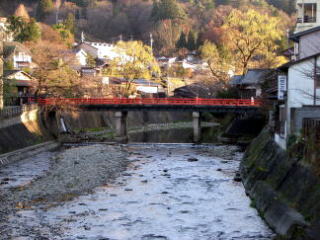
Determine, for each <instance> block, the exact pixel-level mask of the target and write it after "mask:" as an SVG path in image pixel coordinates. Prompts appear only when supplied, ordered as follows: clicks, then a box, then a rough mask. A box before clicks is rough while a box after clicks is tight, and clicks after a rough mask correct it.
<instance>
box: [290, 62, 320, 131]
mask: <svg viewBox="0 0 320 240" xmlns="http://www.w3.org/2000/svg"><path fill="white" fill-rule="evenodd" d="M319 61H320V58H319V57H318V60H317V62H318V66H320V63H319ZM313 71H314V59H309V60H306V61H303V62H300V63H297V64H294V65H292V66H291V67H289V71H288V86H287V88H288V89H287V102H286V107H287V121H286V135H288V134H290V130H291V124H290V119H291V109H292V108H299V107H302V106H303V105H313V104H314V81H313V79H312V77H310V74H312V73H313ZM317 92H318V94H320V90H318V91H317ZM319 96H320V95H318V97H319ZM317 104H320V101H317Z"/></svg>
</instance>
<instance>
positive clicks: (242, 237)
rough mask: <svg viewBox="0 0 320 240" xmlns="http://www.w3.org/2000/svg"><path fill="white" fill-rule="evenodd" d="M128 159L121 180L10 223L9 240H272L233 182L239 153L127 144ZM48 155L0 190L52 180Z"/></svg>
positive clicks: (11, 174)
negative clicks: (38, 180)
mask: <svg viewBox="0 0 320 240" xmlns="http://www.w3.org/2000/svg"><path fill="white" fill-rule="evenodd" d="M84 148H85V147H79V148H78V149H79V154H81V150H84ZM123 151H126V152H127V153H128V156H129V157H128V161H129V166H128V168H127V170H126V171H124V172H123V173H122V174H121V176H120V177H118V178H116V179H115V180H113V181H112V182H109V183H108V184H105V185H103V186H99V187H97V188H95V189H93V190H92V192H91V193H90V194H84V195H80V196H78V197H76V198H74V199H73V200H71V201H66V202H58V203H55V204H52V205H48V204H47V205H39V204H38V205H37V204H35V205H33V206H31V207H30V208H27V209H20V210H19V211H18V212H16V213H14V214H11V215H10V217H9V220H8V224H7V227H8V228H10V238H8V239H17V240H31V239H50V240H55V239H57V240H62V239H63V240H71V239H88V240H91V239H92V240H103V239H104V240H106V239H109V240H232V239H234V240H236V239H237V240H250V239H251V240H267V239H272V237H273V233H272V231H271V230H270V229H269V228H268V227H267V226H266V225H265V223H264V222H263V220H262V219H261V218H260V217H259V215H258V213H257V211H256V210H255V209H254V208H251V207H250V200H249V198H248V197H247V196H246V194H245V191H244V188H243V186H242V184H241V183H239V182H235V181H234V180H233V178H234V174H235V172H236V171H237V169H238V166H239V163H240V160H241V158H242V153H241V152H240V151H239V149H238V148H237V147H236V146H226V145H209V144H203V145H193V144H183V143H180V144H173V143H171V144H161V143H158V144H152V143H150V144H127V145H123ZM50 154H53V153H43V154H40V155H38V156H35V157H34V158H33V159H27V160H25V161H22V162H19V163H16V164H14V165H11V166H8V167H6V168H4V169H2V170H1V173H0V180H1V179H6V180H8V178H9V180H8V183H7V184H5V185H3V186H2V188H4V187H6V188H8V187H17V186H19V185H26V184H28V183H29V182H30V180H31V179H32V178H39V177H40V176H44V175H45V174H49V173H50V168H49V167H48V166H49V165H50V160H49V159H50ZM88 160H90V159H88ZM32 166H34V168H33V167H32ZM10 179H11V180H10ZM0 189H1V188H0ZM3 239H6V238H3Z"/></svg>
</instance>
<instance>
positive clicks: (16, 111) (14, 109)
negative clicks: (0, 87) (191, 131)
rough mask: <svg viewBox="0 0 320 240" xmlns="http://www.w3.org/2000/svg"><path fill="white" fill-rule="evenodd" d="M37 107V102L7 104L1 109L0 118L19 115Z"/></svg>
mask: <svg viewBox="0 0 320 240" xmlns="http://www.w3.org/2000/svg"><path fill="white" fill-rule="evenodd" d="M37 108H38V105H37V104H28V105H22V106H6V107H4V108H3V109H2V110H0V119H7V118H12V117H17V116H19V115H21V114H22V113H24V112H27V111H31V110H35V109H37Z"/></svg>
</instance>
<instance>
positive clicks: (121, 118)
mask: <svg viewBox="0 0 320 240" xmlns="http://www.w3.org/2000/svg"><path fill="white" fill-rule="evenodd" d="M34 101H35V102H37V103H38V104H39V105H42V106H44V107H46V106H57V107H59V106H77V107H79V108H80V109H84V110H89V111H113V112H115V114H114V117H115V126H116V137H117V139H118V140H119V141H126V140H127V139H128V136H127V127H126V126H127V123H126V122H127V113H128V111H188V112H192V119H193V137H194V141H195V142H198V141H199V140H200V138H201V126H200V124H201V112H213V113H217V112H222V113H227V112H232V113H240V114H241V113H248V112H249V113H256V112H257V110H258V109H259V107H260V106H261V101H259V100H254V99H252V100H251V99H204V98H195V99H185V98H134V99H129V98H45V99H36V100H34Z"/></svg>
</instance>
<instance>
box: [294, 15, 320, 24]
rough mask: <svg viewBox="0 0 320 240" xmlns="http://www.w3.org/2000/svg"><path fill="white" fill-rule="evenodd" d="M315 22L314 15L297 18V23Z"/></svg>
mask: <svg viewBox="0 0 320 240" xmlns="http://www.w3.org/2000/svg"><path fill="white" fill-rule="evenodd" d="M315 22H317V18H316V17H310V16H304V17H303V18H297V23H315Z"/></svg>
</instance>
